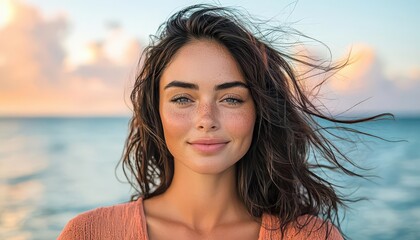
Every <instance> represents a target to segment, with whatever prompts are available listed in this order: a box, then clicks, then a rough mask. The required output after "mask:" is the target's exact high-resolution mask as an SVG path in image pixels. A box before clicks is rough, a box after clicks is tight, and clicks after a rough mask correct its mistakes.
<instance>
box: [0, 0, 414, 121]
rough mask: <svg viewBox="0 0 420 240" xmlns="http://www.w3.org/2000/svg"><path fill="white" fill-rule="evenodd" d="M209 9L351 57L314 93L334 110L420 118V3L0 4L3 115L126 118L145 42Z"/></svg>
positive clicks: (315, 49)
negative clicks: (171, 21)
mask: <svg viewBox="0 0 420 240" xmlns="http://www.w3.org/2000/svg"><path fill="white" fill-rule="evenodd" d="M205 2H207V3H216V4H220V5H222V6H233V7H237V8H240V9H242V10H246V11H248V12H249V13H250V14H251V15H252V16H255V17H258V18H261V19H271V22H272V23H275V24H279V25H281V26H288V27H293V28H295V29H296V30H298V31H300V32H302V33H304V34H305V35H308V36H310V37H311V38H315V39H317V40H319V41H321V42H322V43H324V44H325V45H327V46H328V47H329V48H330V50H331V54H332V60H334V61H340V60H343V59H345V58H346V56H348V54H349V52H350V50H351V55H350V56H351V59H352V60H355V61H352V62H353V63H352V64H350V65H349V66H348V67H346V68H344V69H343V70H342V71H340V72H339V73H338V74H336V76H334V77H333V78H332V79H331V80H329V81H328V82H327V84H326V86H325V88H324V90H323V92H322V95H321V96H320V97H321V98H320V99H321V100H322V102H323V104H325V105H326V106H327V107H328V109H329V110H330V111H331V112H332V113H337V114H338V113H340V112H344V111H346V109H349V108H352V107H353V106H355V105H357V106H355V107H354V108H352V109H351V111H350V112H354V113H357V114H360V113H361V114H364V113H369V114H370V113H380V112H393V113H396V114H420V46H419V44H418V43H419V42H420V31H418V30H417V29H418V23H419V22H420V16H419V14H417V13H418V12H419V11H420V1H415V0H407V1H402V2H401V1H400V2H398V1H390V0H384V1H362V0H354V1H333V0H320V1H310V0H302V1H291V0H288V1H283V0H259V1H238V0H226V1H218V2H215V1H211V2H209V1H201V2H198V1H185V0H179V1H170V0H162V1H134V0H123V1H111V0H102V1H99V0H91V1H83V0H73V1H64V0H55V1H49V0H0V116H101V115H105V116H120V115H124V116H125V115H130V111H131V110H130V103H129V94H130V91H131V87H132V84H133V81H134V78H135V75H136V72H137V71H138V67H137V62H138V58H139V56H140V53H141V50H142V48H144V47H145V46H147V44H148V39H149V35H151V34H154V33H155V32H156V30H157V28H158V27H159V25H160V24H161V23H163V22H164V21H165V20H166V19H167V18H168V17H169V16H170V15H171V14H172V13H174V12H176V11H177V10H180V9H181V8H182V7H185V6H187V5H191V4H195V3H205ZM307 40H308V39H307ZM307 40H304V41H305V43H307V44H308V46H307V49H306V51H308V52H310V54H315V55H320V56H327V53H328V51H327V49H325V48H322V45H321V44H319V43H317V42H315V41H312V42H310V41H307Z"/></svg>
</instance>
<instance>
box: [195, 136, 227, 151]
mask: <svg viewBox="0 0 420 240" xmlns="http://www.w3.org/2000/svg"><path fill="white" fill-rule="evenodd" d="M228 143H229V141H226V140H224V139H197V140H193V141H190V142H188V144H190V145H191V146H192V148H193V149H194V150H196V151H198V152H200V153H204V154H214V153H217V152H219V151H221V150H222V149H223V148H224V147H225V146H226V145H227V144H228Z"/></svg>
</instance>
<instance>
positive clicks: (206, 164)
mask: <svg viewBox="0 0 420 240" xmlns="http://www.w3.org/2000/svg"><path fill="white" fill-rule="evenodd" d="M183 164H184V165H185V166H186V167H187V168H189V169H190V170H192V171H193V172H195V173H198V174H206V175H217V174H221V173H224V172H226V171H228V170H231V169H234V167H235V164H236V162H233V163H232V164H227V163H226V162H218V161H217V160H214V159H213V160H212V159H202V160H201V159H200V160H199V161H197V162H189V163H185V162H184V163H183Z"/></svg>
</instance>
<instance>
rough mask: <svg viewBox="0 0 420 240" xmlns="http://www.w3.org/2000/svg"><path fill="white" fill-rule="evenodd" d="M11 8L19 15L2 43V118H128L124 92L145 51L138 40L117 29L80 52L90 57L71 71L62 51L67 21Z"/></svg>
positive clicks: (18, 5)
mask: <svg viewBox="0 0 420 240" xmlns="http://www.w3.org/2000/svg"><path fill="white" fill-rule="evenodd" d="M12 4H13V8H14V10H15V11H14V15H13V17H12V19H11V21H9V22H8V24H7V25H5V26H3V27H2V28H0V35H1V36H7V37H2V38H0V115H95V114H104V115H114V114H127V113H128V111H129V109H128V107H127V106H126V103H125V97H127V93H125V91H126V90H127V84H128V83H129V80H130V79H132V78H133V75H134V74H133V72H134V70H135V69H136V65H135V64H136V63H137V58H138V57H139V53H140V51H141V47H140V43H139V41H138V40H136V39H134V38H131V37H129V36H126V35H125V34H124V32H123V30H122V29H121V28H114V29H112V31H111V33H110V36H109V37H107V38H106V39H102V40H100V41H97V42H91V43H88V44H87V46H86V49H81V50H80V51H87V52H88V53H90V55H91V57H90V58H89V59H88V61H85V62H82V63H79V64H77V65H73V66H70V65H69V64H68V54H66V49H65V48H64V47H63V42H64V40H65V37H66V34H67V31H68V28H69V24H70V23H69V21H68V19H66V18H65V17H63V16H58V17H56V18H54V19H45V18H44V17H43V16H42V14H41V13H40V12H39V10H38V9H36V8H35V7H31V6H28V5H24V4H22V3H21V2H19V1H14V2H12ZM118 35H119V36H122V37H118ZM110 52H111V53H112V52H118V54H110ZM88 55H89V54H88Z"/></svg>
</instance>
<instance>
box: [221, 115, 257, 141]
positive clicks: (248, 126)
mask: <svg viewBox="0 0 420 240" xmlns="http://www.w3.org/2000/svg"><path fill="white" fill-rule="evenodd" d="M226 118H227V119H226V120H225V122H226V127H227V128H228V129H229V130H230V132H231V133H232V134H233V135H235V136H237V137H240V138H244V140H245V139H248V138H249V139H252V133H253V131H254V125H255V111H254V110H253V109H249V110H248V111H241V112H240V113H235V114H230V115H229V116H226Z"/></svg>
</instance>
